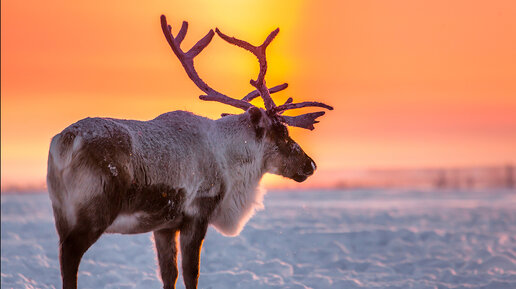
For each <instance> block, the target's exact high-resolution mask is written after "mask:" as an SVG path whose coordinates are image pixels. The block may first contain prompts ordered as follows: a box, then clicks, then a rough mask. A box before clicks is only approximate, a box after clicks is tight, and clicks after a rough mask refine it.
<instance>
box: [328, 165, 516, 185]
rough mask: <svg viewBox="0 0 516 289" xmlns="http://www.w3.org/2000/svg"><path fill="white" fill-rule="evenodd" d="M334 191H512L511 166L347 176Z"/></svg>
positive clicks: (513, 171)
mask: <svg viewBox="0 0 516 289" xmlns="http://www.w3.org/2000/svg"><path fill="white" fill-rule="evenodd" d="M337 187H340V188H350V187H388V188H396V187H411V188H429V189H487V188H492V189H516V169H515V167H514V165H512V164H508V165H504V166H493V167H476V168H469V167H468V168H433V169H385V170H367V171H364V172H362V174H360V176H358V177H357V175H353V174H351V175H350V176H348V177H346V176H344V177H343V178H342V179H341V180H339V181H338V183H337Z"/></svg>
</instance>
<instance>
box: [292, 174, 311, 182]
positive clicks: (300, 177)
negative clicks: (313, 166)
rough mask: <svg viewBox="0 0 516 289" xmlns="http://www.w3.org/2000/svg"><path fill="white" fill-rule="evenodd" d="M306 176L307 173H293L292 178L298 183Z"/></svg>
mask: <svg viewBox="0 0 516 289" xmlns="http://www.w3.org/2000/svg"><path fill="white" fill-rule="evenodd" d="M307 178H308V176H307V175H301V174H295V175H294V176H293V177H292V179H293V180H294V181H296V182H298V183H302V182H304V181H305V180H306V179H307Z"/></svg>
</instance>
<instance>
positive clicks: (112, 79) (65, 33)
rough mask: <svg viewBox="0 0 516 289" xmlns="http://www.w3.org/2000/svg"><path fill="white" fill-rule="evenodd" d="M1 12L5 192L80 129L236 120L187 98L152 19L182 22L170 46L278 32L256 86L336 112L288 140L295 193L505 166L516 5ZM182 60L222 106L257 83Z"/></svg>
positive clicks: (240, 64)
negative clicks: (182, 32) (165, 116)
mask: <svg viewBox="0 0 516 289" xmlns="http://www.w3.org/2000/svg"><path fill="white" fill-rule="evenodd" d="M1 5H2V7H1V8H2V11H1V13H2V14H1V21H2V23H1V29H2V31H1V37H2V39H1V41H2V42H1V43H2V44H1V45H2V47H1V49H2V51H1V52H2V54H1V81H2V82H1V84H2V85H1V104H2V108H1V129H2V130H1V148H2V153H1V158H2V160H1V165H2V189H4V188H6V187H9V186H33V185H34V186H37V185H40V184H43V183H44V181H45V175H46V160H47V153H48V147H49V142H50V139H51V138H52V136H54V135H55V134H57V133H59V132H60V131H61V130H62V129H64V128H65V127H66V126H68V125H70V124H71V123H73V122H75V121H77V120H79V119H82V118H84V117H88V116H91V117H93V116H105V117H116V118H131V119H140V120H148V119H152V118H154V117H156V116H157V115H159V114H161V113H164V112H167V111H172V110H178V109H181V110H189V111H192V112H194V113H196V114H199V115H203V116H207V117H210V118H218V116H219V115H220V113H222V112H228V113H240V111H239V110H238V109H234V108H231V107H229V106H226V105H222V104H216V103H212V102H203V101H201V100H199V99H198V96H199V95H200V94H201V91H200V90H199V89H198V88H197V87H196V86H195V85H194V84H193V83H192V82H191V81H190V80H189V79H188V77H187V76H186V74H185V73H184V71H183V68H182V67H181V65H180V63H179V61H178V60H177V59H176V58H175V56H174V55H173V53H172V52H171V51H170V48H169V47H168V45H167V43H166V41H165V38H164V37H163V35H162V33H161V28H160V24H159V16H160V15H161V14H165V15H166V16H167V19H168V21H169V23H171V24H172V25H173V31H174V33H177V31H178V29H179V27H180V25H181V22H182V21H183V20H187V21H189V24H190V26H189V32H188V34H187V38H186V40H185V42H184V43H183V48H189V47H190V46H191V45H192V44H193V43H195V42H196V41H197V40H198V39H200V38H201V37H203V36H204V35H205V33H206V32H207V31H208V30H209V29H212V28H215V27H219V28H220V29H221V30H222V31H224V32H225V33H227V34H228V35H234V36H238V37H240V38H242V39H246V40H248V41H249V42H251V43H255V44H258V43H260V42H261V41H263V39H264V38H265V37H266V36H267V35H268V33H269V32H270V31H272V30H273V29H275V28H276V27H280V30H281V31H280V33H279V35H278V37H277V38H276V39H275V40H274V42H273V43H272V44H271V46H270V48H269V50H268V53H269V54H268V60H269V70H268V73H267V77H266V79H267V84H268V85H269V86H274V85H277V84H281V83H283V82H288V83H289V88H288V89H287V90H286V91H284V92H281V93H279V94H277V95H275V99H277V102H282V101H285V100H286V99H287V98H288V97H293V98H294V100H295V101H306V100H314V101H322V102H325V103H328V104H330V105H332V106H334V107H335V110H334V111H331V112H328V113H327V114H326V115H325V116H324V117H322V118H321V119H320V121H321V122H320V123H319V124H317V125H316V129H315V130H314V131H311V132H310V131H306V130H302V129H297V128H292V129H291V130H290V131H291V134H292V136H293V138H294V139H295V140H297V141H298V142H299V143H300V144H301V146H302V147H303V148H304V149H305V151H306V152H307V153H308V154H309V155H310V156H311V157H312V158H313V159H314V160H316V162H317V164H318V168H319V171H318V172H317V173H316V176H314V177H313V179H309V180H308V181H307V182H306V183H304V184H303V185H305V186H316V185H324V184H327V183H331V182H332V181H334V180H328V179H325V177H324V176H325V172H329V171H332V172H335V171H339V170H349V169H363V168H398V167H441V166H443V167H447V166H448V167H449V166H483V165H504V164H507V163H515V162H516V37H515V35H516V2H514V1H465V0H464V1H444V0H438V1H409V0H404V1H272V0H266V1H264V0H262V1H259V2H258V1H236V0H223V1H207V0H204V1H202V0H195V1H147V2H138V1H134V2H133V1H53V0H50V1H44V2H43V1H28V2H27V1H14V0H6V1H2V3H1ZM195 63H196V67H197V69H198V71H199V73H200V75H201V77H202V78H203V79H204V80H205V81H206V82H207V83H209V84H210V85H211V86H213V87H214V88H216V89H218V90H220V91H222V92H224V93H227V94H228V95H230V96H234V97H241V96H243V95H245V94H247V93H248V92H249V91H250V90H252V87H251V86H250V85H249V79H251V78H255V77H256V74H257V72H258V64H257V61H256V60H255V59H254V58H253V56H252V55H251V54H250V53H248V52H245V51H244V50H242V49H238V48H236V47H234V46H231V45H228V44H227V43H225V42H223V41H222V40H221V39H219V38H217V37H215V38H214V40H213V41H212V43H211V44H210V45H209V46H208V47H207V48H206V49H205V50H204V51H203V53H202V54H201V55H200V56H199V57H198V58H196V62H195ZM228 80H229V81H228ZM256 104H257V105H258V104H260V103H259V102H256ZM260 105H261V104H260ZM307 111H308V110H307ZM332 177H333V178H335V175H334V174H332ZM266 183H267V184H269V185H274V186H281V185H282V184H287V183H289V185H291V184H290V181H288V180H282V179H281V178H276V177H267V178H266ZM296 185H297V184H296ZM297 186H300V185H297ZM301 186H302V185H301Z"/></svg>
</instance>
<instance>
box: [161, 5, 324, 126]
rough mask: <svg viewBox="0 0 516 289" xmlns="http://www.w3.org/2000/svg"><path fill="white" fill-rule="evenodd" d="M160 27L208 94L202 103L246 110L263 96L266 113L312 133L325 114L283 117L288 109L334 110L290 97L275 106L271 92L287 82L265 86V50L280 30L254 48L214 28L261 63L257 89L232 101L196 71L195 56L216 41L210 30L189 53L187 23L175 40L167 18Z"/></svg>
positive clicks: (256, 81)
mask: <svg viewBox="0 0 516 289" xmlns="http://www.w3.org/2000/svg"><path fill="white" fill-rule="evenodd" d="M161 28H162V30H163V33H164V34H165V37H166V39H167V41H168V44H169V45H170V47H171V48H172V51H174V54H175V55H176V56H177V58H178V59H179V61H180V62H181V64H182V65H183V67H184V69H185V71H186V74H187V75H188V77H190V79H191V80H192V81H193V82H194V83H195V84H196V85H197V87H199V88H200V89H201V90H202V91H203V92H204V93H206V95H201V96H199V98H200V99H202V100H208V101H217V102H221V103H225V104H228V105H231V106H234V107H238V108H240V109H243V110H247V109H249V108H251V107H254V105H252V104H251V103H249V102H250V101H251V100H253V99H254V98H256V97H257V96H261V97H262V99H263V102H264V104H265V108H266V110H267V113H268V114H269V115H271V116H275V117H277V118H278V119H279V120H280V121H282V122H284V123H286V124H287V125H290V126H296V127H301V128H306V129H310V130H313V129H314V126H313V125H314V124H315V123H318V121H316V119H317V118H318V117H320V116H322V115H324V112H323V111H319V112H312V113H307V114H302V115H298V116H284V115H281V114H282V113H283V112H284V111H286V110H289V109H295V108H301V107H310V106H312V107H322V108H326V109H329V110H333V107H331V106H329V105H326V104H324V103H321V102H301V103H292V98H289V99H288V100H287V101H286V102H285V103H284V104H282V105H280V106H276V104H275V103H274V101H273V100H272V97H271V93H275V92H278V91H281V90H283V89H285V88H287V87H288V85H287V84H286V83H284V84H281V85H277V86H274V87H272V88H271V89H268V88H267V86H266V85H265V74H266V73H267V57H266V55H265V50H266V49H267V46H269V44H270V43H271V42H272V40H274V38H275V37H276V35H278V33H279V28H277V29H276V30H274V31H272V32H271V33H270V34H269V36H267V38H266V39H265V41H264V42H263V43H262V44H261V45H259V46H254V45H252V44H250V43H249V42H246V41H243V40H240V39H237V38H234V37H229V36H227V35H226V34H224V33H222V32H221V31H220V30H219V29H218V28H216V29H215V31H216V32H217V34H218V35H219V36H220V37H221V38H222V39H224V40H225V41H227V42H229V43H231V44H233V45H236V46H238V47H241V48H244V49H246V50H248V51H249V52H251V53H253V54H254V55H255V56H256V58H258V62H259V64H260V72H259V73H258V77H257V79H256V80H252V79H251V81H250V83H251V85H252V86H254V87H255V88H256V90H254V91H252V92H250V93H249V94H247V95H246V96H244V97H243V98H242V99H235V98H231V97H229V96H227V95H225V94H222V93H220V92H218V91H216V90H214V89H212V88H211V87H210V86H208V84H206V82H204V81H203V80H202V79H201V78H200V77H199V75H198V74H197V71H196V70H195V67H194V64H193V59H194V57H195V56H197V55H198V54H199V53H201V51H202V50H203V49H204V48H205V47H206V46H208V44H210V42H211V40H212V39H213V35H214V33H213V30H210V31H209V32H208V34H206V36H204V37H203V38H202V39H201V40H199V41H198V42H197V43H196V44H195V45H194V46H193V47H192V48H191V49H190V50H188V52H186V53H185V52H184V51H183V50H181V47H180V45H181V42H182V41H183V39H184V38H185V36H186V32H187V30H188V22H186V21H183V25H182V26H181V29H180V30H179V32H178V34H177V36H176V37H174V36H173V35H172V27H171V26H170V25H168V24H167V19H166V17H165V16H164V15H161Z"/></svg>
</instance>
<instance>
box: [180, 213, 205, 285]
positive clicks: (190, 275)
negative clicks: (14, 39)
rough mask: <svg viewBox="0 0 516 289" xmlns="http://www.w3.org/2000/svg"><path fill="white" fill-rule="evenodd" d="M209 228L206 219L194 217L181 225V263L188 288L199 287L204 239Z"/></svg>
mask: <svg viewBox="0 0 516 289" xmlns="http://www.w3.org/2000/svg"><path fill="white" fill-rule="evenodd" d="M207 229H208V222H207V221H206V220H200V219H194V218H191V219H189V220H186V221H185V222H184V223H183V226H182V227H181V233H180V241H181V259H182V261H181V265H182V268H183V280H184V282H185V287H186V289H196V288H197V280H198V279H199V263H200V256H201V247H202V241H203V240H204V236H205V235H206V230H207Z"/></svg>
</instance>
